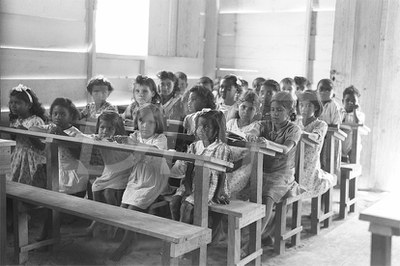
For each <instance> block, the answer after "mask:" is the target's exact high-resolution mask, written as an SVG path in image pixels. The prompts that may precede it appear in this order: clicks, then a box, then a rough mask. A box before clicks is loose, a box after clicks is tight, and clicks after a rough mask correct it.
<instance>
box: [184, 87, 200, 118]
mask: <svg viewBox="0 0 400 266" xmlns="http://www.w3.org/2000/svg"><path fill="white" fill-rule="evenodd" d="M187 106H188V112H189V113H190V114H191V113H194V112H197V111H201V109H202V108H203V103H202V102H201V99H200V98H199V97H198V95H197V93H195V92H191V93H190V94H189V99H188V105H187Z"/></svg>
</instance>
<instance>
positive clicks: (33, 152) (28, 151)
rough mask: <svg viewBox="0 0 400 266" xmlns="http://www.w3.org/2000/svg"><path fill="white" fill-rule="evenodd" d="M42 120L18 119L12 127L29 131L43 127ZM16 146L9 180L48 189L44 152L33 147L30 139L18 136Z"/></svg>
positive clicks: (32, 118)
mask: <svg viewBox="0 0 400 266" xmlns="http://www.w3.org/2000/svg"><path fill="white" fill-rule="evenodd" d="M42 125H44V121H43V119H42V118H40V117H38V116H36V115H32V116H30V117H28V118H25V119H17V120H14V121H12V122H11V123H10V127H15V128H18V127H20V126H23V127H25V128H27V129H29V128H31V127H33V126H36V127H38V126H42ZM15 141H16V146H15V148H14V151H13V152H12V154H11V174H10V175H9V176H7V179H8V180H12V181H15V182H19V183H23V184H27V185H32V186H35V187H41V188H45V187H46V183H47V182H46V156H45V153H44V151H41V150H39V149H37V148H36V147H35V146H33V145H32V143H31V141H30V140H29V138H27V137H25V136H21V135H17V137H16V139H15Z"/></svg>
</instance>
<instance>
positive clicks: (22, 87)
mask: <svg viewBox="0 0 400 266" xmlns="http://www.w3.org/2000/svg"><path fill="white" fill-rule="evenodd" d="M12 90H13V91H18V92H25V93H26V95H27V96H28V99H29V101H30V103H33V99H32V96H31V94H30V93H29V92H28V90H31V89H30V88H28V87H27V86H25V85H23V84H18V86H17V87H14V88H13V89H12Z"/></svg>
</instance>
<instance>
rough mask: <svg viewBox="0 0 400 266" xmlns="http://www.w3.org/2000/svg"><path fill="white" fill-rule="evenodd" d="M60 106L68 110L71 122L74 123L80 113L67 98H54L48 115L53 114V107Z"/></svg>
mask: <svg viewBox="0 0 400 266" xmlns="http://www.w3.org/2000/svg"><path fill="white" fill-rule="evenodd" d="M56 106H61V107H64V108H65V109H67V110H68V112H69V114H70V115H71V116H72V121H76V120H78V119H79V117H80V113H79V111H78V109H77V108H76V106H75V104H73V102H72V101H71V100H70V99H68V98H56V99H55V100H54V101H53V103H52V104H51V106H50V115H52V114H53V110H54V107H56Z"/></svg>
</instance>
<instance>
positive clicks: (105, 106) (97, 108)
mask: <svg viewBox="0 0 400 266" xmlns="http://www.w3.org/2000/svg"><path fill="white" fill-rule="evenodd" d="M86 89H87V91H88V92H89V94H90V95H91V96H92V98H93V101H94V102H92V103H89V104H87V105H86V107H85V108H84V109H83V110H82V112H81V119H83V118H85V119H86V120H95V119H97V118H98V117H99V115H100V114H101V113H102V112H103V111H105V110H111V111H114V112H116V113H118V109H117V107H115V106H113V105H111V103H109V102H107V101H106V100H107V98H108V96H110V93H111V92H112V91H113V90H114V87H113V86H112V85H111V82H110V81H109V80H108V79H107V78H105V77H104V76H101V75H100V76H96V77H93V78H92V79H91V80H89V82H88V84H87V86H86Z"/></svg>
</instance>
